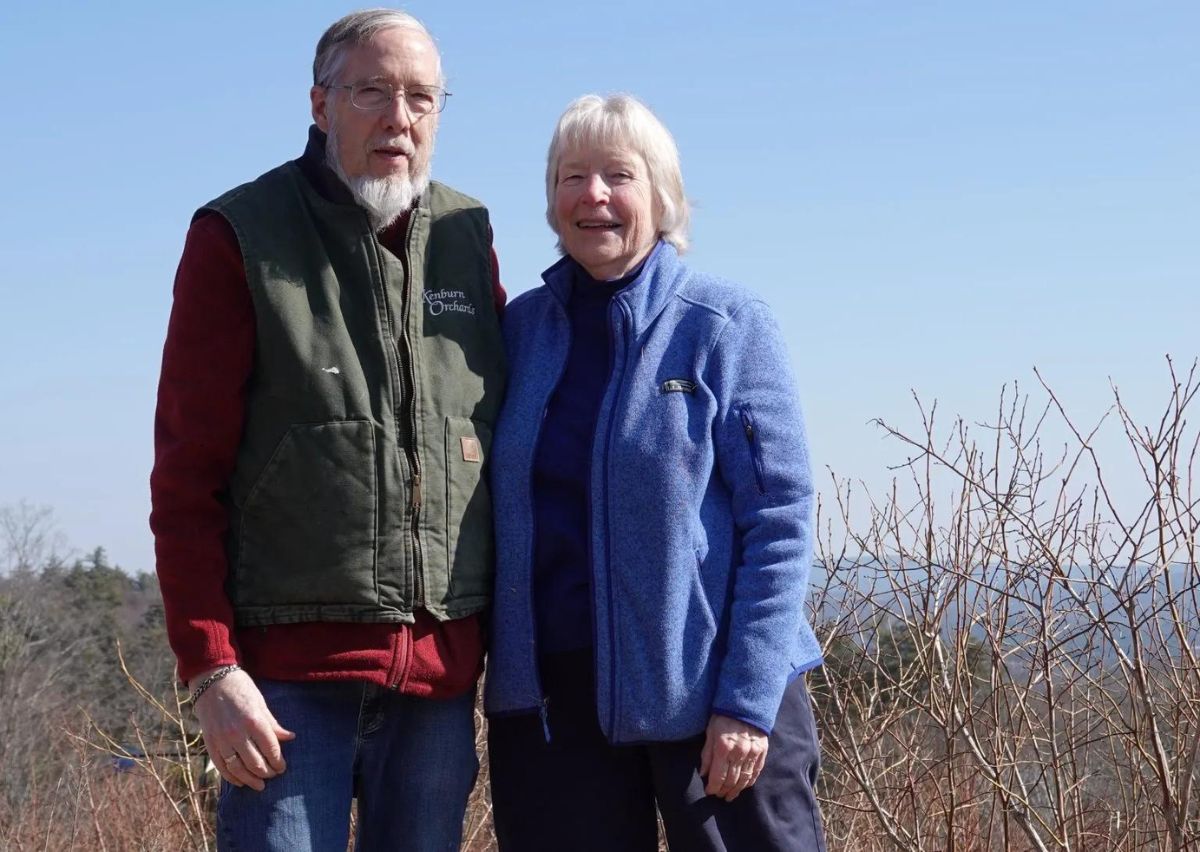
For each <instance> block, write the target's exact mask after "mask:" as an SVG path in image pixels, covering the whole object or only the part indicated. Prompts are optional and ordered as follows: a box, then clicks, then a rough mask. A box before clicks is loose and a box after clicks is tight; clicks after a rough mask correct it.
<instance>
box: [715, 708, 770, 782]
mask: <svg viewBox="0 0 1200 852" xmlns="http://www.w3.org/2000/svg"><path fill="white" fill-rule="evenodd" d="M766 762H767V735H766V734H764V733H763V732H762V731H760V730H759V729H758V728H756V727H754V726H753V725H747V724H746V723H745V722H739V721H738V720H737V719H730V718H729V717H728V716H721V715H719V714H716V713H714V714H713V717H712V718H711V719H709V720H708V729H707V730H706V731H705V732H704V748H703V749H702V750H701V752H700V776H701V777H702V778H707V779H708V784H707V785H706V786H705V788H704V792H705V793H707V794H708V795H710V796H720V797H721V798H722V799H724V800H725V801H727V802H732V801H733V800H734V799H736V798H737V797H738V794H739V793H741V792H742V791H743V790H745V789H746V788H747V787H749V786H750V785H751V784H753V783H754V782H755V781H757V780H758V776H759V774H760V773H761V772H762V769H763V764H765V763H766Z"/></svg>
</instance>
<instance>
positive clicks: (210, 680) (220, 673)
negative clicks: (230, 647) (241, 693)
mask: <svg viewBox="0 0 1200 852" xmlns="http://www.w3.org/2000/svg"><path fill="white" fill-rule="evenodd" d="M241 670H242V667H241V666H239V665H238V664H237V663H234V664H233V665H229V666H221V668H219V669H217V670H216V671H215V672H213V673H212V674H210V675H209V676H208V677H206V678H205V679H204V680H202V681H201V682H200V685H199V686H197V687H196V689H195V690H194V691H193V692H192V697H191V699H190V700H191V702H192V706H193V707H195V706H196V701H197V700H198V699H199V698H200V696H201V695H203V694H204V693H205V691H206V690H207V689H208V688H209V687H210V686H212V685H213V684H214V683H216V682H217V681H219V680H221V679H222V678H224V677H226V676H227V675H231V674H233V673H234V672H240V671H241Z"/></svg>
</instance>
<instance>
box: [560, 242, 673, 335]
mask: <svg viewBox="0 0 1200 852" xmlns="http://www.w3.org/2000/svg"><path fill="white" fill-rule="evenodd" d="M574 266H575V260H574V258H572V257H570V256H569V255H568V256H566V257H563V258H562V259H561V260H559V261H558V262H557V263H555V264H554V265H553V266H551V267H550V268H549V269H547V270H546V271H545V272H543V273H542V280H543V281H545V282H546V287H547V289H549V290H550V292H551V293H552V294H554V297H555V298H556V299H558V300H559V301H560V302H562V303H563V305H566V304H567V302H568V300H569V299H570V298H571V287H572V286H573V285H572V281H573V279H574V275H575V272H574ZM686 279H687V267H686V266H684V264H683V261H681V260H680V259H679V252H678V251H677V250H676V248H675V246H673V245H671V244H670V243H668V242H665V241H664V240H659V241H658V242H657V243H656V244H655V246H654V248H653V249H651V250H650V254H649V255H648V256H647V257H646V261H645V263H643V264H642V271H641V273H639V274H638V276H637V278H635V279H633V281H631V282H630V283H629V284H628V285H627V286H626V287H625V288H624V289H623V290H621V292H619V293H617V294H616V295H615V296H614V297H613V301H614V302H621V303H622V304H624V305H625V307H626V308H627V309H628V312H629V315H630V316H631V317H632V319H633V331H634V333H635V334H637V333H638V332H639V331H640V330H641V329H645V328H649V327H650V325H651V324H652V323H653V322H654V320H655V319H657V317H658V315H659V314H660V313H662V311H663V308H665V307H666V306H667V304H668V303H669V302H670V301H671V299H672V298H674V296H675V294H676V293H677V292H679V290H680V288H681V287H682V286H683V284H684V281H685V280H686Z"/></svg>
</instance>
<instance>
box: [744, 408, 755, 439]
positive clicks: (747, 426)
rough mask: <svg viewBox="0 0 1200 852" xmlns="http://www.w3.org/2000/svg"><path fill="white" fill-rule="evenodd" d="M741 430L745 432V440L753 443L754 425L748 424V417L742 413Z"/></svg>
mask: <svg viewBox="0 0 1200 852" xmlns="http://www.w3.org/2000/svg"><path fill="white" fill-rule="evenodd" d="M742 428H743V429H744V430H746V440H747V441H749V442H750V443H751V444H753V443H754V424H753V423H751V422H750V415H748V414H746V412H744V411H743V412H742Z"/></svg>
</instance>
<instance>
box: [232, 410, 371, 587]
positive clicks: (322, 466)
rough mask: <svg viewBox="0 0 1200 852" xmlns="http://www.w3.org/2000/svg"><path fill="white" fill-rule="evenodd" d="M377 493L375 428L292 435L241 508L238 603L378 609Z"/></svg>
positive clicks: (326, 426)
mask: <svg viewBox="0 0 1200 852" xmlns="http://www.w3.org/2000/svg"><path fill="white" fill-rule="evenodd" d="M376 490H377V485H376V467H375V431H374V428H373V426H372V424H371V423H370V422H368V421H365V420H345V421H337V422H332V423H318V424H303V425H295V426H292V427H291V428H290V429H288V431H287V433H286V434H285V435H284V436H283V439H282V440H281V441H280V442H279V445H278V446H277V447H276V448H275V452H274V453H272V455H271V458H270V460H269V461H268V462H267V465H266V467H265V468H264V469H263V471H262V473H261V474H260V475H259V477H258V480H257V481H256V482H255V483H254V487H253V488H252V489H251V490H250V494H249V496H248V497H247V498H246V502H245V505H244V506H243V508H242V512H241V524H240V527H241V533H240V541H239V548H238V551H239V558H238V564H237V566H236V567H235V573H234V578H233V591H234V595H233V596H234V599H235V602H236V603H237V604H238V605H240V606H275V605H299V604H334V605H338V604H340V605H349V606H354V605H360V606H361V605H375V604H376V603H377V601H378V592H377V590H376V582H375V550H376V534H375V530H376V518H375V514H376Z"/></svg>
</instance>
